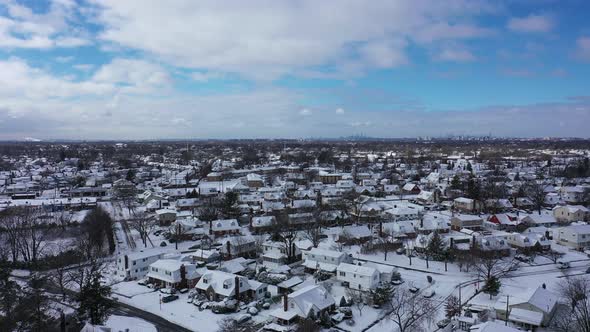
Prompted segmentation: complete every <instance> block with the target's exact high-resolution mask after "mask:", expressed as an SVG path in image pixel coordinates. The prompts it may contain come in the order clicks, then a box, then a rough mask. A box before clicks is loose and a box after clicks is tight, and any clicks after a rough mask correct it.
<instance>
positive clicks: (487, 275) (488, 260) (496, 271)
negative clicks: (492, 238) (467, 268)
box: [471, 249, 519, 284]
mask: <svg viewBox="0 0 590 332" xmlns="http://www.w3.org/2000/svg"><path fill="white" fill-rule="evenodd" d="M471 254H472V257H473V261H472V262H471V266H472V267H473V269H474V271H476V272H477V275H478V277H479V278H480V279H483V280H484V282H486V284H487V283H489V282H492V281H494V280H495V279H499V278H501V277H503V276H505V275H507V274H508V273H510V272H513V271H516V270H517V269H518V265H519V264H518V261H516V260H514V259H504V258H502V257H500V256H499V255H498V254H496V253H494V252H485V251H481V250H477V249H474V250H472V251H471Z"/></svg>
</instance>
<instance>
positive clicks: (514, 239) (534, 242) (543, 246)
mask: <svg viewBox="0 0 590 332" xmlns="http://www.w3.org/2000/svg"><path fill="white" fill-rule="evenodd" d="M506 242H508V244H509V245H510V246H511V247H513V248H516V249H518V250H520V251H528V250H533V249H537V248H538V249H540V250H549V249H550V248H551V242H550V241H549V240H548V239H547V238H546V237H545V235H544V234H541V233H522V234H521V233H511V234H509V235H507V236H506Z"/></svg>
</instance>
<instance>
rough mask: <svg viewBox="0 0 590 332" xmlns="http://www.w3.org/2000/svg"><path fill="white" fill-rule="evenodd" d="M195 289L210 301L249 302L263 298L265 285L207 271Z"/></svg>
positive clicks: (223, 273) (231, 274)
mask: <svg viewBox="0 0 590 332" xmlns="http://www.w3.org/2000/svg"><path fill="white" fill-rule="evenodd" d="M195 288H196V289H197V292H198V293H199V294H203V295H205V296H206V297H207V299H209V300H210V301H221V300H223V299H235V300H238V301H241V300H244V301H251V300H257V299H260V298H263V297H264V296H265V294H266V292H267V285H266V284H263V283H260V282H258V281H255V280H248V278H246V277H243V276H239V275H237V274H233V273H228V272H223V271H215V270H213V271H207V272H206V273H204V274H203V276H202V277H201V279H199V282H198V283H197V284H196V286H195Z"/></svg>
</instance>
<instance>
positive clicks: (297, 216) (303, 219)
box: [289, 212, 315, 228]
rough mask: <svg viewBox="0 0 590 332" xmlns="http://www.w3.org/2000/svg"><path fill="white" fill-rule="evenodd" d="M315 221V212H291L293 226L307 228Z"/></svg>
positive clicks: (290, 223)
mask: <svg viewBox="0 0 590 332" xmlns="http://www.w3.org/2000/svg"><path fill="white" fill-rule="evenodd" d="M314 222H315V219H314V217H313V213H310V212H305V213H291V214H289V226H290V227H292V228H305V227H307V226H309V225H310V224H313V223H314Z"/></svg>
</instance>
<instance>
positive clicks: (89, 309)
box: [78, 268, 113, 325]
mask: <svg viewBox="0 0 590 332" xmlns="http://www.w3.org/2000/svg"><path fill="white" fill-rule="evenodd" d="M100 277H101V275H100V272H99V271H98V270H96V269H95V268H93V269H92V272H91V273H90V275H89V277H88V279H87V280H86V282H85V284H84V285H83V286H82V289H81V290H80V294H79V295H78V300H79V301H80V307H79V308H78V319H79V320H80V321H89V322H90V324H92V325H101V324H103V323H104V321H105V320H106V318H107V317H108V312H109V309H111V308H112V306H113V304H112V302H111V300H110V299H109V298H108V297H109V295H110V294H111V288H110V287H109V286H106V285H101V283H100Z"/></svg>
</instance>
